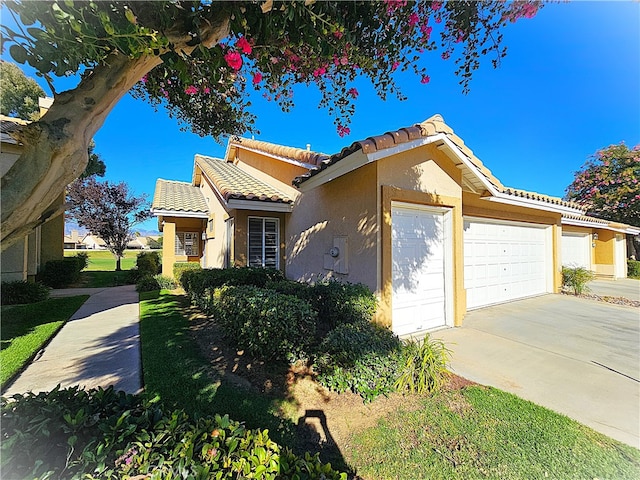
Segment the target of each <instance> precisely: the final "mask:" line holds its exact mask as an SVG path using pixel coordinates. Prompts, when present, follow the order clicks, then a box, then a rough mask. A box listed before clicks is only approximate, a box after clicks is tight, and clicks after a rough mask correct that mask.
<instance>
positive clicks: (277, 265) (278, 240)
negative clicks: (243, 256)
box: [247, 215, 280, 270]
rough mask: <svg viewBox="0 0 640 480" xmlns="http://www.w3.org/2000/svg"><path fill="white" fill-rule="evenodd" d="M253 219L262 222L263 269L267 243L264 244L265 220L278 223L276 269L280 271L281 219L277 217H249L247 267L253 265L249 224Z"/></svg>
mask: <svg viewBox="0 0 640 480" xmlns="http://www.w3.org/2000/svg"><path fill="white" fill-rule="evenodd" d="M252 219H254V220H255V219H258V220H262V267H263V268H265V266H264V254H265V242H264V221H265V220H274V221H275V222H276V266H275V268H276V269H278V270H279V269H280V219H279V218H277V217H259V216H256V215H252V216H249V217H247V266H249V264H250V263H251V260H250V256H249V248H250V245H249V223H250V222H251V220H252Z"/></svg>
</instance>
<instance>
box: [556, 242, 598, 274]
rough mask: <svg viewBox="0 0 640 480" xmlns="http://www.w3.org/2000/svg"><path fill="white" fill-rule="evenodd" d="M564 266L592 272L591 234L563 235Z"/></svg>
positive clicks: (562, 252) (562, 253)
mask: <svg viewBox="0 0 640 480" xmlns="http://www.w3.org/2000/svg"><path fill="white" fill-rule="evenodd" d="M561 255H562V265H563V266H566V267H584V268H586V269H589V270H591V238H590V236H589V234H579V233H563V234H562V249H561Z"/></svg>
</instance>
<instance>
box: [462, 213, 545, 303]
mask: <svg viewBox="0 0 640 480" xmlns="http://www.w3.org/2000/svg"><path fill="white" fill-rule="evenodd" d="M551 266H552V250H551V229H550V227H548V226H537V225H532V224H523V223H516V222H494V221H487V220H481V219H473V218H465V220H464V286H465V289H466V290H467V308H468V309H471V308H478V307H483V306H486V305H492V304H495V303H501V302H506V301H509V300H515V299H518V298H524V297H528V296H533V295H540V294H543V293H546V292H550V291H551V274H552V270H551Z"/></svg>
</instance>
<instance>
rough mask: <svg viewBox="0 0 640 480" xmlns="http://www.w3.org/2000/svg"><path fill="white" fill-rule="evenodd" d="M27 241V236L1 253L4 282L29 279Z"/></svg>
mask: <svg viewBox="0 0 640 480" xmlns="http://www.w3.org/2000/svg"><path fill="white" fill-rule="evenodd" d="M27 243H28V242H27V237H25V238H24V240H19V241H18V242H16V243H15V244H13V245H11V246H10V247H9V248H7V249H6V250H5V251H4V252H1V253H0V265H1V266H2V281H3V282H12V281H15V280H26V279H27V262H26V260H27V252H28V250H27V248H28V245H27Z"/></svg>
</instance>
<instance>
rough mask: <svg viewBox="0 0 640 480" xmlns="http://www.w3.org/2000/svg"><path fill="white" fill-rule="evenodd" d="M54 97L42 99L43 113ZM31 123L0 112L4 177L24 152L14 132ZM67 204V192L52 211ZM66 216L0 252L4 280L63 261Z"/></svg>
mask: <svg viewBox="0 0 640 480" xmlns="http://www.w3.org/2000/svg"><path fill="white" fill-rule="evenodd" d="M52 101H53V99H50V98H48V99H44V98H41V99H40V111H41V113H43V112H44V111H46V109H48V108H49V107H50V106H51V102H52ZM27 123H28V122H27V121H26V120H21V119H18V118H12V117H7V116H4V115H0V178H1V177H4V176H5V174H6V173H7V172H8V171H9V169H10V168H11V166H12V165H13V164H14V163H15V162H16V160H17V159H18V158H19V157H20V154H21V153H22V149H23V146H22V144H21V143H19V142H17V141H16V140H15V139H14V138H13V137H11V135H10V133H11V131H12V130H14V129H16V128H19V127H20V125H25V124H27ZM63 203H64V192H60V197H58V199H56V201H55V202H54V203H53V204H52V205H51V207H50V208H49V209H48V210H49V211H58V206H59V205H62V204H63ZM63 236H64V215H62V214H61V213H59V214H57V215H54V216H52V217H51V218H49V219H48V220H47V222H46V223H44V224H43V225H41V226H39V227H37V228H36V229H35V230H34V231H33V232H31V233H30V234H29V235H27V236H25V237H24V239H22V240H20V241H18V242H17V243H15V244H13V245H12V246H11V247H9V248H7V249H6V250H4V251H3V252H2V253H1V254H0V271H1V278H2V281H3V282H5V281H14V280H34V279H35V276H36V274H37V273H38V272H39V270H40V268H41V267H42V266H44V264H45V263H46V262H48V261H50V260H59V259H61V258H62V257H63V255H64V249H63Z"/></svg>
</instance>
